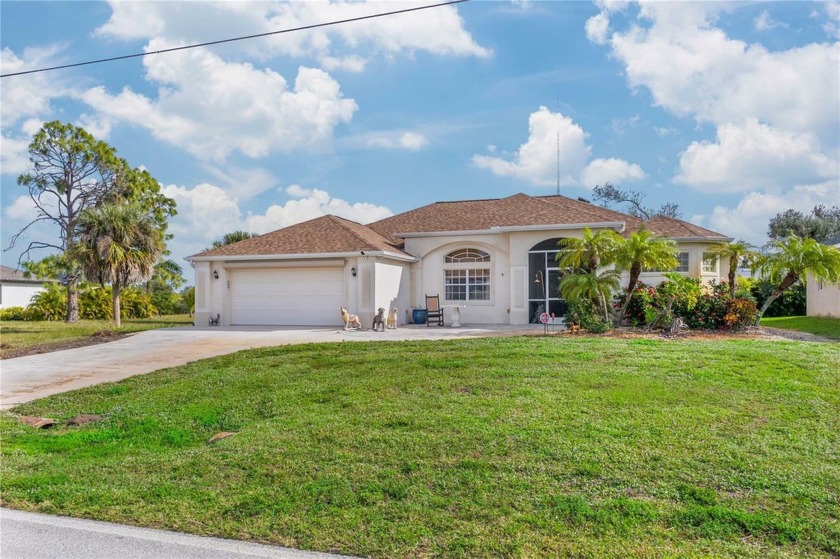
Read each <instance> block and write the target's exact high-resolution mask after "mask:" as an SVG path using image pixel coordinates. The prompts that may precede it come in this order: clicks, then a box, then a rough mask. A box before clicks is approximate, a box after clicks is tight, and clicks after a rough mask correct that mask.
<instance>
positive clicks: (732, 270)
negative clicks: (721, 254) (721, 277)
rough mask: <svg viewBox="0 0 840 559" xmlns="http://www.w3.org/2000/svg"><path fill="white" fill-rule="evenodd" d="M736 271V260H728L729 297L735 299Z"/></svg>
mask: <svg viewBox="0 0 840 559" xmlns="http://www.w3.org/2000/svg"><path fill="white" fill-rule="evenodd" d="M737 271H738V259H737V258H734V257H733V258H730V259H729V296H730V297H732V298H733V299H734V298H735V273H736V272H737Z"/></svg>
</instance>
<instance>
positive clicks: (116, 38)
mask: <svg viewBox="0 0 840 559" xmlns="http://www.w3.org/2000/svg"><path fill="white" fill-rule="evenodd" d="M412 5H418V3H417V2H414V3H412V2H353V3H345V2H339V3H319V2H296V3H283V2H222V3H203V2H111V3H106V2H29V1H28V2H14V1H6V0H4V1H3V2H2V4H0V10H1V11H2V13H0V20H2V35H1V36H0V37H1V38H0V41H1V42H2V70H3V73H8V72H14V71H19V70H25V69H30V68H37V67H43V66H50V65H57V64H66V63H71V62H77V61H84V60H89V59H95V58H102V57H108V56H117V55H121V54H129V53H133V52H141V51H144V50H148V51H154V50H158V49H161V48H166V47H171V46H177V45H181V44H189V43H195V42H203V41H209V40H215V39H222V38H227V37H233V36H237V35H247V34H254V33H262V32H267V31H274V30H277V29H283V28H288V27H295V26H299V25H303V24H310V23H318V22H324V21H330V20H335V19H343V18H347V17H354V16H360V15H365V14H370V13H376V12H380V11H388V10H392V9H395V8H402V7H410V6H412ZM838 28H840V3H838V2H735V3H725V2H714V3H700V2H657V3H647V2H642V3H636V2H623V1H622V2H615V1H599V2H595V3H590V2H524V1H517V2H501V1H499V2H484V1H472V2H469V3H466V4H460V5H458V6H454V7H445V8H434V9H430V10H424V11H420V12H415V13H413V14H406V15H400V16H394V17H389V18H382V19H377V20H369V21H367V22H359V23H352V24H347V25H341V26H335V27H330V28H322V29H319V30H316V31H304V32H299V33H294V34H287V35H282V36H276V37H272V38H264V39H254V40H249V41H244V42H238V43H233V44H227V45H221V46H215V47H209V48H201V49H193V50H187V51H180V52H178V53H172V54H160V55H154V56H148V57H145V58H142V59H140V58H137V59H132V60H127V61H120V62H111V63H105V64H99V65H92V66H83V67H79V68H73V69H66V70H58V71H55V72H48V73H42V74H34V75H29V76H20V77H10V78H3V80H2V82H0V87H2V89H0V102H1V103H0V111H1V112H2V144H1V145H0V155H1V156H2V161H0V163H1V164H2V176H0V180H1V181H2V183H0V187H1V188H2V197H0V202H2V242H3V247H4V248H5V247H6V246H8V243H9V239H10V237H11V235H13V234H14V233H15V232H16V231H17V230H18V229H20V227H21V226H23V225H24V224H26V223H27V222H28V220H29V219H31V217H32V215H33V211H32V205H31V202H29V201H28V198H27V197H25V192H24V191H23V189H22V187H19V186H17V184H16V179H17V176H18V175H19V174H20V173H21V172H24V171H25V170H26V164H27V154H26V145H27V144H28V142H29V139H30V138H31V136H32V134H33V133H34V132H35V131H37V129H38V128H39V127H40V125H41V124H42V123H43V122H46V121H49V120H53V119H59V120H63V121H67V122H73V123H76V124H79V125H82V126H84V127H85V128H86V129H87V130H88V131H90V132H91V133H93V134H94V135H95V136H97V137H98V138H100V139H103V140H106V141H107V142H109V143H110V144H111V145H113V146H114V147H116V148H117V150H118V152H119V153H120V155H122V156H123V157H125V158H126V159H127V160H128V161H129V162H130V163H131V164H132V165H134V166H141V165H142V166H144V167H146V168H147V169H148V170H149V171H150V172H151V173H152V175H153V176H154V177H155V178H157V179H158V181H160V183H161V184H162V185H163V187H164V191H165V192H166V193H167V195H169V196H171V197H173V198H175V199H176V201H177V202H178V210H179V215H178V216H177V217H176V218H175V219H174V220H173V221H172V223H171V229H170V230H171V232H173V233H174V234H175V239H174V240H173V242H172V243H171V249H172V252H173V256H174V257H175V258H177V259H181V258H182V257H184V256H187V255H189V254H193V253H195V252H198V251H200V250H202V249H203V248H204V247H207V246H209V245H210V244H211V243H212V241H213V240H215V239H217V238H220V237H221V236H222V235H223V234H224V233H226V232H229V231H232V230H236V229H245V230H249V231H253V232H257V233H264V232H267V231H271V230H274V229H277V228H279V227H284V226H287V225H291V224H293V223H297V222H299V221H303V220H306V219H311V218H313V217H317V216H319V215H323V214H325V213H334V214H337V215H342V216H344V217H347V218H349V219H354V220H356V221H360V222H363V223H364V222H370V221H374V220H377V219H381V218H383V217H386V216H388V215H391V214H393V213H399V212H402V211H406V210H409V209H412V208H415V207H418V206H421V205H425V204H428V203H431V202H434V201H438V200H457V199H475V198H493V197H503V196H508V195H511V194H515V193H517V192H525V193H527V194H552V193H554V192H555V191H556V188H557V186H556V184H557V152H556V141H557V138H558V136H559V138H560V143H561V156H560V167H561V173H560V175H561V186H560V191H561V193H562V194H565V195H567V196H571V197H578V196H583V197H590V198H591V189H592V187H593V186H595V185H596V184H603V183H604V182H605V181H610V182H612V183H613V184H616V185H619V186H622V187H625V188H629V189H633V190H638V191H642V192H644V193H645V194H646V195H647V200H648V202H650V204H652V205H658V204H660V203H663V202H675V203H678V204H679V205H680V208H681V210H682V214H683V218H684V219H687V220H689V221H692V222H695V223H698V224H701V225H703V226H705V227H708V228H711V229H714V230H716V231H719V232H721V233H725V234H727V235H731V236H733V237H738V238H745V239H747V240H750V241H752V242H754V243H757V244H760V243H763V242H764V241H765V233H766V229H767V221H768V220H769V218H770V217H772V216H773V215H775V214H776V213H778V212H780V211H783V210H785V209H787V208H796V209H800V210H805V211H808V210H810V208H812V207H813V206H814V205H815V204H826V205H838V204H840V42H838V38H840V35H838ZM56 235H57V230H55V229H52V228H49V227H41V228H38V229H34V230H33V231H32V234H31V235H30V239H32V240H37V239H39V238H48V239H50V240H52V239H54V238H55V236H56ZM18 254H19V250H17V249H13V250H10V251H7V252H4V253H3V254H2V261H3V263H4V264H6V265H11V266H14V265H15V264H16V262H17V258H18Z"/></svg>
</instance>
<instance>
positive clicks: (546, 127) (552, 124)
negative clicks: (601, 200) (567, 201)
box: [472, 107, 644, 188]
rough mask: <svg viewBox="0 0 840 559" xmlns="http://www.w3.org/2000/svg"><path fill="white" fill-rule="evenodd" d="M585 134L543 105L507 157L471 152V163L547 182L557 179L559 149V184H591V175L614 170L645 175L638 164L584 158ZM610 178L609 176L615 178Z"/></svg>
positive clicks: (625, 174)
mask: <svg viewBox="0 0 840 559" xmlns="http://www.w3.org/2000/svg"><path fill="white" fill-rule="evenodd" d="M587 136H588V134H587V133H586V132H585V131H584V130H583V128H581V127H580V126H579V125H577V124H575V123H574V121H572V119H571V118H569V117H567V116H564V115H563V114H561V113H559V112H558V113H553V112H551V111H550V110H549V109H547V108H546V107H540V108H539V110H538V111H536V112H534V113H531V116H530V118H529V119H528V140H527V141H526V142H525V143H524V144H522V145H521V146H520V147H519V150H518V151H517V152H516V153H515V154H512V156H510V157H509V158H505V157H495V156H488V155H474V156H473V158H472V161H473V163H474V164H475V165H476V166H478V167H481V168H482V169H488V170H490V171H491V172H493V173H494V174H496V175H500V176H509V177H515V178H518V179H523V180H526V181H528V182H531V183H533V184H537V185H542V186H548V185H553V184H556V182H557V167H558V153H557V140H558V137H559V140H560V153H559V166H560V184H561V185H576V184H579V183H581V182H582V183H583V186H588V187H590V188H591V187H593V186H595V184H594V183H593V184H590V183H589V181H590V180H591V179H593V178H598V179H601V178H603V177H607V176H609V177H613V176H614V174H615V173H617V174H618V175H621V176H623V177H624V178H625V179H628V180H634V179H635V178H641V177H643V176H644V173H643V172H642V170H641V168H640V167H639V166H638V165H631V164H630V163H627V162H625V161H621V160H619V159H608V160H604V159H596V160H594V161H592V162H591V163H589V166H587V162H588V161H589V158H590V156H591V151H592V150H591V148H590V147H589V146H588V145H587V144H586V138H587ZM617 179H618V177H617V176H616V177H615V179H612V178H610V180H617Z"/></svg>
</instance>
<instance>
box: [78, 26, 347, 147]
mask: <svg viewBox="0 0 840 559" xmlns="http://www.w3.org/2000/svg"><path fill="white" fill-rule="evenodd" d="M166 46H169V45H167V44H166V43H162V42H160V41H157V40H153V41H151V42H150V44H149V46H148V47H147V50H156V49H159V48H164V47H166ZM143 61H144V65H145V66H146V70H147V78H148V79H149V80H150V81H153V82H157V83H159V84H160V87H159V90H158V97H157V99H150V98H148V97H145V96H143V95H140V94H138V93H135V92H134V91H132V90H131V89H129V88H125V89H123V90H122V91H121V92H120V93H119V94H117V95H111V94H110V93H109V92H107V91H106V90H105V88H104V87H95V88H92V89H89V90H87V91H86V92H84V94H82V96H81V98H82V100H83V101H84V102H86V103H87V104H88V105H90V106H91V108H94V109H96V110H97V111H99V114H100V115H102V116H104V117H108V118H110V119H113V120H115V121H123V122H128V123H131V124H134V125H136V126H141V127H145V128H147V129H148V130H149V132H150V133H151V134H152V135H153V136H155V137H156V138H158V139H161V140H165V141H167V142H170V143H172V144H175V145H177V146H180V147H183V148H184V149H186V150H187V151H189V152H190V153H192V154H193V155H195V156H196V157H198V158H201V159H205V160H215V161H224V160H225V158H226V157H227V156H228V155H229V154H230V153H231V152H232V151H239V152H241V153H243V154H244V155H246V156H248V157H252V158H256V157H263V156H266V155H268V154H269V153H271V152H277V151H285V152H289V151H295V150H319V149H326V148H328V147H329V145H330V142H331V140H332V132H333V129H334V128H335V127H336V126H337V125H338V124H340V123H347V122H349V121H350V120H351V118H352V117H353V113H355V112H356V110H357V109H358V106H357V105H356V102H355V101H353V100H352V99H344V98H343V97H342V94H341V91H340V87H339V84H338V82H336V81H335V80H334V79H332V77H330V75H329V74H327V73H326V72H324V71H323V70H318V69H312V68H305V67H300V68H299V69H298V74H297V78H296V79H295V84H294V87H293V88H290V87H288V85H287V83H286V80H285V79H284V78H283V76H281V75H280V74H278V73H276V72H274V71H273V70H270V69H265V70H258V69H256V68H254V67H253V66H252V65H251V64H247V63H232V62H225V61H223V60H222V59H221V58H220V57H218V56H217V55H215V54H212V53H210V52H209V51H207V50H204V49H193V50H188V51H180V52H175V53H169V54H167V55H166V56H150V57H146V58H144V59H143Z"/></svg>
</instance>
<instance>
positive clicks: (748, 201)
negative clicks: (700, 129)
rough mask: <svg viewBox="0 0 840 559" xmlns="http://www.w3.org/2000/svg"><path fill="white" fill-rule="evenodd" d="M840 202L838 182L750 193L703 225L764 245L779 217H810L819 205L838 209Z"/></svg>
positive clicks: (720, 208) (716, 211)
mask: <svg viewBox="0 0 840 559" xmlns="http://www.w3.org/2000/svg"><path fill="white" fill-rule="evenodd" d="M838 198H840V184H838V183H837V181H828V182H825V183H820V184H815V185H799V186H795V187H794V188H793V189H791V190H790V191H789V192H786V193H784V194H767V193H763V192H750V193H748V194H746V195H745V196H744V197H743V198H742V199H741V201H740V202H739V203H738V205H737V206H735V207H734V208H730V207H726V206H715V208H714V210H713V211H712V213H711V214H710V215H709V216H703V217H707V219H703V220H702V221H703V222H704V225H705V226H706V227H709V228H711V229H713V230H715V231H720V232H723V233H725V234H727V235H729V236H731V237H735V238H736V239H745V240H747V241H749V242H751V243H753V244H756V245H761V244H764V243H765V242H766V240H767V226H768V224H769V222H770V219H771V218H772V217H774V216H775V215H776V214H778V213H780V212H783V211H785V210H788V209H794V210H799V211H802V212H804V213H809V212H810V211H811V209H812V208H813V207H814V206H816V205H819V204H823V205H826V206H831V205H836V204H837V200H838ZM696 217H699V216H696ZM692 221H694V217H692Z"/></svg>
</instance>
